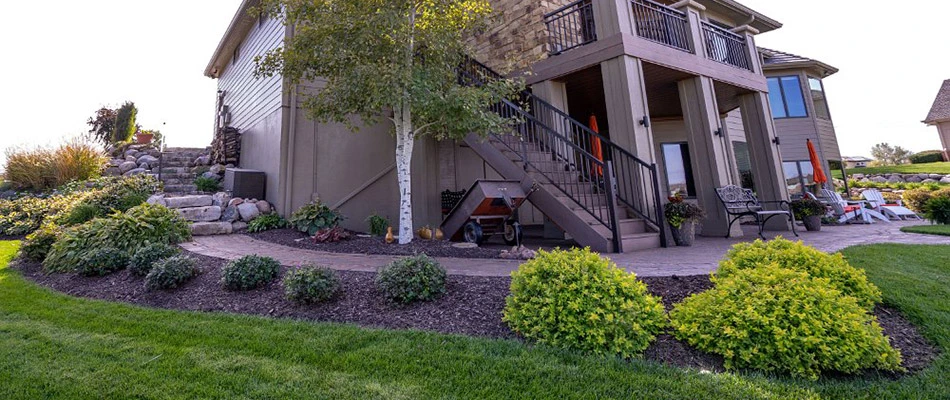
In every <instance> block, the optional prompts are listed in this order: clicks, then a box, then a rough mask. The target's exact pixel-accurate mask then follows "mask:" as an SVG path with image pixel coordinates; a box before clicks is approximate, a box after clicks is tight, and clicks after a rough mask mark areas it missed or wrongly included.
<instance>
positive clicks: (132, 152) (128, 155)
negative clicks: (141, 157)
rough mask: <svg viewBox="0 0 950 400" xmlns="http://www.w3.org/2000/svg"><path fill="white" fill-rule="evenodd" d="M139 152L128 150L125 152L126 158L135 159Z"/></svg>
mask: <svg viewBox="0 0 950 400" xmlns="http://www.w3.org/2000/svg"><path fill="white" fill-rule="evenodd" d="M138 152H139V151H138V150H135V149H128V150H126V151H125V156H126V157H135V155H136V154H137V153H138Z"/></svg>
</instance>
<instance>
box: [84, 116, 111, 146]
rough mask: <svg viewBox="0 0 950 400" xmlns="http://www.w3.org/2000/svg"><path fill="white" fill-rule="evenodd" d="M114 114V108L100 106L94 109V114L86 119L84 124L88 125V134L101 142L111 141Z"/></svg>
mask: <svg viewBox="0 0 950 400" xmlns="http://www.w3.org/2000/svg"><path fill="white" fill-rule="evenodd" d="M116 114H117V113H116V110H113V109H111V108H108V107H102V108H100V109H99V110H98V111H96V115H95V116H93V117H90V118H89V120H88V121H86V124H87V125H89V134H90V135H92V138H94V139H95V140H97V141H99V142H101V143H103V144H108V143H110V142H112V137H113V134H114V133H115V118H116Z"/></svg>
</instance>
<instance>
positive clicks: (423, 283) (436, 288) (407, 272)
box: [376, 254, 446, 304]
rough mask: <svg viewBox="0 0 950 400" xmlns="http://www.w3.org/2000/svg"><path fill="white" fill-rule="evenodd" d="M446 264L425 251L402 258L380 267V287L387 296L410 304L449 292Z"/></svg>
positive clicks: (398, 301)
mask: <svg viewBox="0 0 950 400" xmlns="http://www.w3.org/2000/svg"><path fill="white" fill-rule="evenodd" d="M445 278H446V273H445V268H442V266H441V265H439V263H438V262H436V261H435V260H433V259H432V258H430V257H429V256H427V255H425V254H420V255H417V256H413V257H405V258H400V259H398V260H396V261H393V262H392V263H390V264H389V265H387V266H385V267H383V268H382V269H381V270H379V273H378V274H377V275H376V288H377V289H379V291H380V292H382V293H383V295H384V296H386V298H387V299H389V300H391V301H394V302H396V303H402V304H409V303H412V302H415V301H429V300H432V299H434V298H436V297H438V296H441V295H442V294H444V293H445Z"/></svg>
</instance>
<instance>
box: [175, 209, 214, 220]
mask: <svg viewBox="0 0 950 400" xmlns="http://www.w3.org/2000/svg"><path fill="white" fill-rule="evenodd" d="M178 213H179V214H181V216H182V217H183V218H184V219H186V220H188V221H194V222H211V221H217V220H219V219H221V207H218V206H208V207H188V208H179V209H178Z"/></svg>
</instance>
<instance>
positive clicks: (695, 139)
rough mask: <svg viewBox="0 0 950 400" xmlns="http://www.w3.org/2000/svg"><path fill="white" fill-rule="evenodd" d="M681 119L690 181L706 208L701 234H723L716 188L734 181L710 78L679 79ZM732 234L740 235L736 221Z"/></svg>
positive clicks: (725, 218) (723, 221)
mask: <svg viewBox="0 0 950 400" xmlns="http://www.w3.org/2000/svg"><path fill="white" fill-rule="evenodd" d="M678 86H679V92H680V104H681V105H682V107H683V121H684V122H685V124H686V132H687V137H688V138H689V153H690V158H691V159H692V162H693V181H694V182H695V184H696V197H697V201H698V202H699V206H700V207H702V208H703V210H706V220H705V221H703V226H702V231H701V232H700V234H702V235H703V236H725V235H726V229H727V227H728V226H729V220H728V216H727V215H726V212H725V211H724V210H723V206H722V203H721V202H720V201H719V197H718V196H717V195H716V189H717V188H720V187H723V186H726V185H730V184H733V183H734V182H733V179H732V173H731V172H730V169H731V168H730V166H729V164H730V160H729V151H728V148H727V144H728V142H729V140H728V139H729V138H728V137H726V134H725V130H723V129H722V126H721V125H720V123H721V121H722V120H721V119H720V118H719V106H718V105H717V103H716V92H715V89H714V87H713V80H712V79H711V78H708V77H704V76H700V77H696V78H691V79H686V80H682V81H680V82H679V83H678ZM733 229H734V234H736V235H741V234H742V232H741V230H739V229H738V224H737V225H734V226H733Z"/></svg>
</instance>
